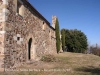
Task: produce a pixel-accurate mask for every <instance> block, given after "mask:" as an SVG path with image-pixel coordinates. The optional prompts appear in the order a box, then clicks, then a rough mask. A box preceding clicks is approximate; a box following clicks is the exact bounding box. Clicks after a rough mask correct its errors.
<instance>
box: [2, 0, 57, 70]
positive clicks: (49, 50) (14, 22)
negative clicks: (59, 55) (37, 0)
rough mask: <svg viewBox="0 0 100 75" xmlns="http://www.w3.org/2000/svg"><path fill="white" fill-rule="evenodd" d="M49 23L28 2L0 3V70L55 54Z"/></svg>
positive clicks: (24, 0)
mask: <svg viewBox="0 0 100 75" xmlns="http://www.w3.org/2000/svg"><path fill="white" fill-rule="evenodd" d="M55 21H56V16H53V17H52V25H53V27H52V26H50V23H49V22H48V21H47V20H46V19H45V18H44V17H43V16H42V15H41V14H40V13H39V12H38V11H37V10H36V9H35V8H34V7H33V6H32V5H31V4H30V3H29V2H28V1H27V0H0V70H5V69H7V68H14V67H17V66H20V65H21V64H23V63H25V62H27V61H29V60H32V59H35V57H38V56H39V57H40V56H42V55H44V54H54V53H56V39H55V28H54V27H55Z"/></svg>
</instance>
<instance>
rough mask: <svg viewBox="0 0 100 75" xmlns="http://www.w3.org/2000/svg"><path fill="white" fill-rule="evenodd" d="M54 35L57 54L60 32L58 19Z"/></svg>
mask: <svg viewBox="0 0 100 75" xmlns="http://www.w3.org/2000/svg"><path fill="white" fill-rule="evenodd" d="M55 35H56V49H57V53H59V51H60V30H59V22H58V19H56V25H55Z"/></svg>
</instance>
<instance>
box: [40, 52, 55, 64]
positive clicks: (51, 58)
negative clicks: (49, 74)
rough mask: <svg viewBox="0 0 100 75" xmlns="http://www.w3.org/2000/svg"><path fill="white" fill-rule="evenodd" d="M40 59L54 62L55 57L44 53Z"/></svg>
mask: <svg viewBox="0 0 100 75" xmlns="http://www.w3.org/2000/svg"><path fill="white" fill-rule="evenodd" d="M41 61H45V62H55V61H56V58H55V57H54V56H53V55H50V54H49V55H45V56H42V58H41Z"/></svg>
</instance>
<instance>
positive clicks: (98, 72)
mask: <svg viewBox="0 0 100 75" xmlns="http://www.w3.org/2000/svg"><path fill="white" fill-rule="evenodd" d="M75 70H76V71H81V72H90V73H91V75H100V67H99V68H97V67H93V66H88V67H81V68H76V69H75Z"/></svg>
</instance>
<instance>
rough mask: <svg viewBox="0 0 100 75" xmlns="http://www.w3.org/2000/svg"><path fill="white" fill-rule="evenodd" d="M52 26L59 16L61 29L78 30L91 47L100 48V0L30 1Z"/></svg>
mask: <svg viewBox="0 0 100 75" xmlns="http://www.w3.org/2000/svg"><path fill="white" fill-rule="evenodd" d="M28 1H29V2H30V3H31V4H32V6H33V7H35V8H36V9H37V11H39V12H40V13H41V14H42V15H43V16H44V17H45V18H46V19H47V20H48V21H49V22H50V24H52V16H53V15H55V16H57V18H58V20H59V25H60V29H62V28H65V29H78V30H81V31H82V32H84V33H85V35H86V36H87V39H88V42H89V44H90V45H95V44H96V43H97V44H98V45H99V46H100V0H28Z"/></svg>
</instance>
